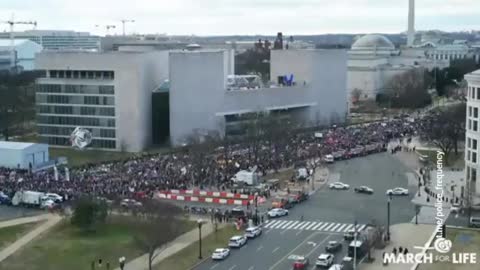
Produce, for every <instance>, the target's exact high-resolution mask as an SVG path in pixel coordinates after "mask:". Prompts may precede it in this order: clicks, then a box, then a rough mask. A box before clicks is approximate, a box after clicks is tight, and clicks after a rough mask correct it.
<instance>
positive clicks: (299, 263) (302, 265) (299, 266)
mask: <svg viewBox="0 0 480 270" xmlns="http://www.w3.org/2000/svg"><path fill="white" fill-rule="evenodd" d="M309 264H310V261H309V260H308V258H305V257H298V258H297V259H296V260H295V262H294V263H293V269H294V270H303V269H307V267H308V265H309Z"/></svg>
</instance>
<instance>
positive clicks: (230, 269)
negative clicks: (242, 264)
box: [228, 265, 237, 270]
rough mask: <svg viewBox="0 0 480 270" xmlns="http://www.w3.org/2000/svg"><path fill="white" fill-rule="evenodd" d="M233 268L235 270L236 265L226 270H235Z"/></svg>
mask: <svg viewBox="0 0 480 270" xmlns="http://www.w3.org/2000/svg"><path fill="white" fill-rule="evenodd" d="M235 268H237V265H234V266H232V267H230V268H228V270H233V269H235Z"/></svg>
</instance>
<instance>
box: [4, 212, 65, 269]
mask: <svg viewBox="0 0 480 270" xmlns="http://www.w3.org/2000/svg"><path fill="white" fill-rule="evenodd" d="M47 218H48V221H46V222H45V223H43V224H42V225H40V226H38V227H37V228H35V229H34V230H32V231H30V232H29V233H27V234H25V235H24V236H23V237H22V238H20V239H18V240H17V241H15V242H14V243H13V244H11V245H10V246H8V247H6V248H4V249H3V250H1V251H0V262H2V261H3V260H5V259H6V258H8V257H9V256H10V255H12V254H13V253H15V252H16V251H17V250H19V249H20V248H22V247H23V246H25V245H26V244H28V243H30V241H32V240H33V239H35V238H37V237H38V236H39V235H41V234H42V233H44V232H46V231H48V230H49V229H51V228H52V227H53V226H55V225H56V224H57V223H58V222H60V220H62V218H61V217H60V216H57V215H52V214H49V215H48V217H47ZM18 224H23V223H18Z"/></svg>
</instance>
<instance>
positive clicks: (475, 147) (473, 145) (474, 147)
mask: <svg viewBox="0 0 480 270" xmlns="http://www.w3.org/2000/svg"><path fill="white" fill-rule="evenodd" d="M472 148H473V150H475V151H476V150H477V140H475V139H473V140H472Z"/></svg>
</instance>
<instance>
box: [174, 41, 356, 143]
mask: <svg viewBox="0 0 480 270" xmlns="http://www.w3.org/2000/svg"><path fill="white" fill-rule="evenodd" d="M232 59H233V57H232V53H231V51H225V50H207V51H201V50H200V51H182V52H172V53H171V54H170V97H169V98H170V139H171V143H172V144H173V145H181V144H183V143H187V141H186V138H188V136H191V135H194V134H197V133H198V132H200V133H205V134H208V133H209V132H212V131H213V132H215V133H217V134H220V135H221V136H223V135H225V134H227V135H228V134H232V135H241V132H242V122H244V121H248V119H249V117H250V116H251V115H252V114H255V113H257V112H274V113H277V114H282V115H285V116H287V117H289V118H290V119H291V120H292V121H293V122H300V123H304V124H305V125H318V124H327V123H331V122H337V123H339V122H343V121H344V119H345V116H346V112H347V97H346V79H347V78H346V75H347V53H346V51H345V50H272V51H271V58H270V78H271V81H272V82H270V83H267V84H262V83H261V80H260V79H259V78H258V77H256V76H254V75H253V76H252V75H247V76H239V75H234V73H233V68H232V67H233V62H232ZM243 131H244V130H243Z"/></svg>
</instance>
